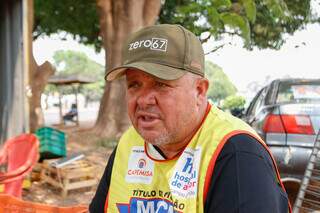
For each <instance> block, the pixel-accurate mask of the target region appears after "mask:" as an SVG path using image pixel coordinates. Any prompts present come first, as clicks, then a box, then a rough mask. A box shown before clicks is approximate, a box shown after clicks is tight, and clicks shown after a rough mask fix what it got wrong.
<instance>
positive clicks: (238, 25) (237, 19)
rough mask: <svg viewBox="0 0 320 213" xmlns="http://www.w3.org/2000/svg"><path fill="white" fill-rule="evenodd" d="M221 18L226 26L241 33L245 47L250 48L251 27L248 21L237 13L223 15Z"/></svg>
mask: <svg viewBox="0 0 320 213" xmlns="http://www.w3.org/2000/svg"><path fill="white" fill-rule="evenodd" d="M220 17H221V20H222V21H223V23H224V24H225V25H228V26H229V27H231V28H233V29H235V30H240V31H241V37H242V38H243V39H244V41H245V46H248V45H249V43H250V25H249V22H248V19H246V18H244V17H242V16H239V15H238V14H236V13H221V15H220Z"/></svg>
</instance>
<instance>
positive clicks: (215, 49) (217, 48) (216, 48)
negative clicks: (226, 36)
mask: <svg viewBox="0 0 320 213" xmlns="http://www.w3.org/2000/svg"><path fill="white" fill-rule="evenodd" d="M224 45H226V44H221V45H219V46H217V47H215V48H214V49H212V50H210V51H209V52H207V53H205V55H208V54H210V53H213V52H215V51H217V50H219V49H220V48H222V47H224Z"/></svg>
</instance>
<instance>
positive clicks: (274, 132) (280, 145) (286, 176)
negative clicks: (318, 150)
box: [242, 79, 320, 203]
mask: <svg viewBox="0 0 320 213" xmlns="http://www.w3.org/2000/svg"><path fill="white" fill-rule="evenodd" d="M242 118H243V120H245V121H246V122H247V123H248V124H250V125H251V126H252V127H253V128H254V129H255V130H256V131H257V132H258V134H259V135H260V136H261V137H262V138H263V139H264V140H265V142H266V144H267V145H268V146H269V147H270V150H271V152H272V154H273V156H274V157H275V160H276V162H277V165H278V168H279V171H280V175H281V178H282V181H283V183H284V185H285V187H286V189H287V192H288V194H289V198H290V201H291V202H292V203H293V202H294V200H295V198H296V195H297V192H298V190H299V187H300V183H301V180H302V178H303V175H304V172H305V169H306V165H307V163H308V160H309V157H310V154H311V151H312V148H313V145H314V142H315V139H316V135H317V133H318V131H319V128H320V79H278V80H274V81H272V82H271V83H270V84H268V85H267V86H265V87H264V88H262V89H261V90H260V91H259V92H258V93H257V95H256V96H255V97H254V98H253V100H252V102H251V103H250V105H249V107H248V108H247V110H246V112H245V113H244V115H243V117H242Z"/></svg>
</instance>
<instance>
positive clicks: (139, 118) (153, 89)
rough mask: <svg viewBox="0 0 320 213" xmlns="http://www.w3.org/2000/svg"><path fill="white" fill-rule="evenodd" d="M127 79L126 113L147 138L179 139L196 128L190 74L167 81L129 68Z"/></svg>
mask: <svg viewBox="0 0 320 213" xmlns="http://www.w3.org/2000/svg"><path fill="white" fill-rule="evenodd" d="M126 79H127V104H128V114H129V117H130V120H131V122H132V124H133V126H134V127H135V129H136V130H137V131H138V132H139V134H140V135H141V136H142V137H143V138H144V140H145V141H146V142H148V143H151V144H153V145H166V144H174V143H179V142H181V141H183V140H184V139H185V138H186V137H188V136H189V134H190V133H191V132H192V131H193V130H194V128H196V126H195V125H198V123H197V120H198V117H199V113H198V111H199V109H198V108H199V107H198V105H199V104H198V103H199V101H198V97H199V94H198V91H197V87H196V79H195V78H194V77H192V74H186V75H184V76H183V77H181V78H180V79H177V80H172V81H168V80H160V79H158V78H155V77H153V76H151V75H149V74H147V73H145V72H142V71H139V70H133V69H130V70H128V71H127V72H126Z"/></svg>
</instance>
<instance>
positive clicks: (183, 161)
mask: <svg viewBox="0 0 320 213" xmlns="http://www.w3.org/2000/svg"><path fill="white" fill-rule="evenodd" d="M200 157H201V149H200V148H197V149H195V150H194V149H191V148H186V149H185V151H184V152H183V153H182V155H181V156H180V158H179V160H178V162H177V163H176V166H175V168H174V170H173V173H172V176H171V178H170V190H171V192H172V195H173V196H178V197H183V198H193V197H196V196H197V190H198V177H199V166H200Z"/></svg>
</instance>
